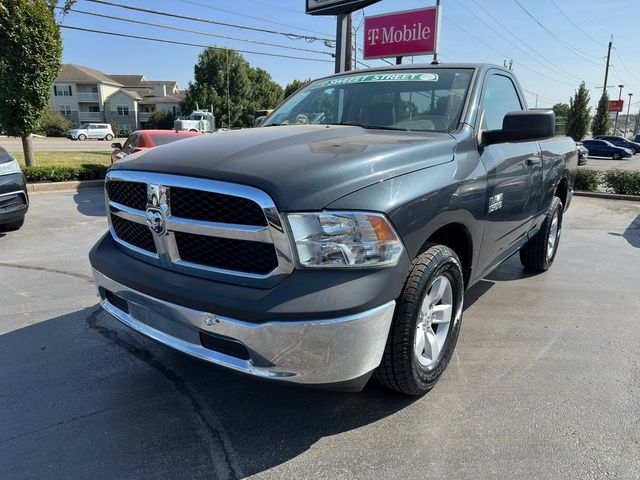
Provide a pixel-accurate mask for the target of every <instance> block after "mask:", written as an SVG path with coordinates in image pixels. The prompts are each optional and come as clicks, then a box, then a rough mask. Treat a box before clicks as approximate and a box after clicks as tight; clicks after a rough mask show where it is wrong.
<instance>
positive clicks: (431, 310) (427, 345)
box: [414, 275, 453, 368]
mask: <svg viewBox="0 0 640 480" xmlns="http://www.w3.org/2000/svg"><path fill="white" fill-rule="evenodd" d="M452 315H453V288H452V287H451V281H450V280H449V279H448V278H447V277H446V276H444V275H440V276H439V277H437V278H436V279H435V280H434V281H433V283H432V284H431V287H429V290H428V291H427V294H426V295H425V296H424V299H423V300H422V305H421V306H420V311H419V312H418V321H417V325H416V335H415V340H414V352H415V354H416V358H417V359H418V361H419V362H420V364H421V365H423V366H424V367H427V368H430V367H432V366H433V365H434V364H435V363H436V362H437V361H438V360H439V359H440V356H441V354H442V351H443V347H444V344H445V341H446V339H447V334H448V333H449V328H450V326H451V319H452Z"/></svg>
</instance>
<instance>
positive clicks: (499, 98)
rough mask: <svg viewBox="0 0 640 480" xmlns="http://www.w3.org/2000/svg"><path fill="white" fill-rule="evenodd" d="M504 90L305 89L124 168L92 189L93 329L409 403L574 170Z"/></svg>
mask: <svg viewBox="0 0 640 480" xmlns="http://www.w3.org/2000/svg"><path fill="white" fill-rule="evenodd" d="M554 131H555V117H554V114H553V112H552V111H550V110H528V109H527V105H526V102H525V99H524V95H523V94H522V90H521V88H520V86H519V85H518V82H517V81H516V79H515V77H514V76H513V74H512V72H510V71H508V70H505V69H503V68H501V67H497V66H493V65H485V64H441V65H406V66H398V67H389V68H383V69H374V70H366V71H356V72H348V73H344V74H340V75H335V76H331V77H328V78H323V79H320V80H317V81H313V82H311V83H310V84H309V85H307V86H306V87H305V88H303V89H301V90H300V91H298V92H297V93H296V94H295V95H293V96H291V97H290V98H289V99H287V100H286V101H285V102H284V103H283V104H282V105H280V107H278V108H277V109H276V110H275V111H274V112H273V113H272V114H271V115H269V117H268V118H267V119H266V121H264V122H263V123H262V126H261V127H259V128H254V129H250V130H241V131H233V132H228V133H225V134H219V135H208V136H202V137H197V138H194V139H188V140H185V141H182V142H178V143H176V144H170V145H166V146H162V147H158V148H156V149H153V150H149V151H147V152H144V153H140V154H134V155H132V156H130V157H128V159H127V160H125V161H123V162H120V163H118V164H116V165H113V166H112V167H111V169H110V170H109V172H108V174H107V178H106V182H105V193H106V201H107V213H108V223H109V231H108V232H107V233H106V234H105V235H104V236H103V237H102V238H101V239H100V240H99V242H98V243H97V244H96V245H95V247H94V248H93V249H92V250H91V253H90V261H91V265H92V267H93V271H94V276H95V282H96V285H97V288H98V291H99V295H100V298H101V304H102V306H103V307H104V309H105V310H106V311H107V312H108V313H110V314H111V315H113V316H114V317H116V318H117V319H118V320H120V321H121V322H123V323H124V324H126V325H128V326H129V327H131V328H133V329H134V330H136V331H138V332H140V333H142V334H143V335H146V336H148V337H151V338H153V339H155V340H157V341H159V342H161V343H163V344H165V345H168V346H170V347H173V348H175V349H177V350H179V351H181V352H184V353H186V354H189V355H192V356H194V357H197V358H199V359H202V360H205V361H207V362H210V363H212V364H216V365H220V366H223V367H227V368H229V369H232V370H235V371H238V372H243V373H245V374H249V375H253V376H256V377H261V378H266V379H273V380H279V381H286V382H293V383H298V384H306V385H315V386H330V387H333V388H343V389H351V390H358V389H361V388H362V387H363V386H364V385H365V383H366V382H367V381H368V380H369V378H370V376H371V375H372V374H373V375H375V377H376V378H377V379H378V381H380V382H381V383H382V384H383V385H385V386H387V387H389V388H392V389H395V390H398V391H400V392H402V393H405V394H410V395H421V394H424V393H425V392H427V391H428V390H429V389H430V388H431V387H432V386H433V385H434V384H435V382H436V381H437V380H438V378H439V377H440V376H441V374H442V372H443V371H444V369H445V368H446V366H447V363H448V362H449V360H450V358H451V356H452V353H453V349H454V347H455V344H456V340H457V338H458V333H459V331H460V325H461V321H462V311H463V303H464V293H465V290H466V289H467V288H468V287H469V286H471V285H473V284H474V282H477V281H478V280H480V279H481V278H482V277H484V276H485V275H487V274H488V273H489V272H491V270H493V269H494V268H496V267H497V266H498V265H500V263H501V262H503V261H504V260H506V259H508V258H509V257H511V256H512V255H514V254H516V253H519V255H520V259H521V261H522V264H523V265H524V267H526V268H528V269H531V270H535V271H544V270H547V269H548V268H549V267H550V266H551V264H552V263H553V261H554V258H555V256H556V252H557V250H558V243H559V240H560V232H561V228H562V216H563V212H564V211H565V210H566V209H567V207H568V206H569V202H570V201H571V195H572V192H573V183H574V180H575V175H576V166H577V161H578V153H577V150H576V145H575V143H574V142H573V141H572V140H571V139H570V138H567V137H556V136H554Z"/></svg>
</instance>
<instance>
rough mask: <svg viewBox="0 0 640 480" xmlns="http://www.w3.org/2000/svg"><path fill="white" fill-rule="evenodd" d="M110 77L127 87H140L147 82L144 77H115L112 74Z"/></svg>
mask: <svg viewBox="0 0 640 480" xmlns="http://www.w3.org/2000/svg"><path fill="white" fill-rule="evenodd" d="M109 77H111V78H113V79H114V80H115V81H116V82H119V83H121V84H122V85H124V86H125V87H133V86H135V85H140V84H141V83H142V82H144V81H145V78H144V75H113V74H111V73H110V74H109Z"/></svg>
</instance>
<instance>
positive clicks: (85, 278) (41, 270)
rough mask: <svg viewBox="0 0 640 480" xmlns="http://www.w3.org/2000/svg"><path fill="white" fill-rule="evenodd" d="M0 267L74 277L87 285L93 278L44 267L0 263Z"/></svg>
mask: <svg viewBox="0 0 640 480" xmlns="http://www.w3.org/2000/svg"><path fill="white" fill-rule="evenodd" d="M0 267H8V268H21V269H23V270H34V271H36V272H47V273H56V274H58V275H67V276H69V277H75V278H79V279H80V280H85V281H87V282H89V283H93V278H92V277H91V276H89V275H83V274H82V273H76V272H68V271H66V270H58V269H55V268H46V267H38V266H35V265H24V264H21V263H6V262H0Z"/></svg>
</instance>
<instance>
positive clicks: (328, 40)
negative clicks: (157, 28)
mask: <svg viewBox="0 0 640 480" xmlns="http://www.w3.org/2000/svg"><path fill="white" fill-rule="evenodd" d="M85 1H87V2H92V3H100V4H102V5H109V6H112V7H117V8H124V9H126V10H133V11H136V12H143V13H151V14H153V15H162V16H164V17H172V18H181V19H182V20H191V21H194V22H200V23H209V24H213V25H222V26H225V27H232V28H240V29H242V30H253V31H255V32H262V33H270V34H274V35H282V36H285V37H287V38H289V39H294V38H295V39H303V40H306V41H307V42H315V41H316V40H320V41H323V42H325V45H327V46H333V43H335V40H334V39H332V38H327V37H314V36H312V35H301V34H298V33H289V32H279V31H277V30H269V29H267V28H259V27H250V26H248V25H238V24H236V23H229V22H221V21H219V20H210V19H208V18H199V17H190V16H188V15H180V14H179V13H171V12H161V11H159V10H152V9H150V8H142V7H134V6H131V5H123V4H121V3H115V2H109V1H107V0H85Z"/></svg>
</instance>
